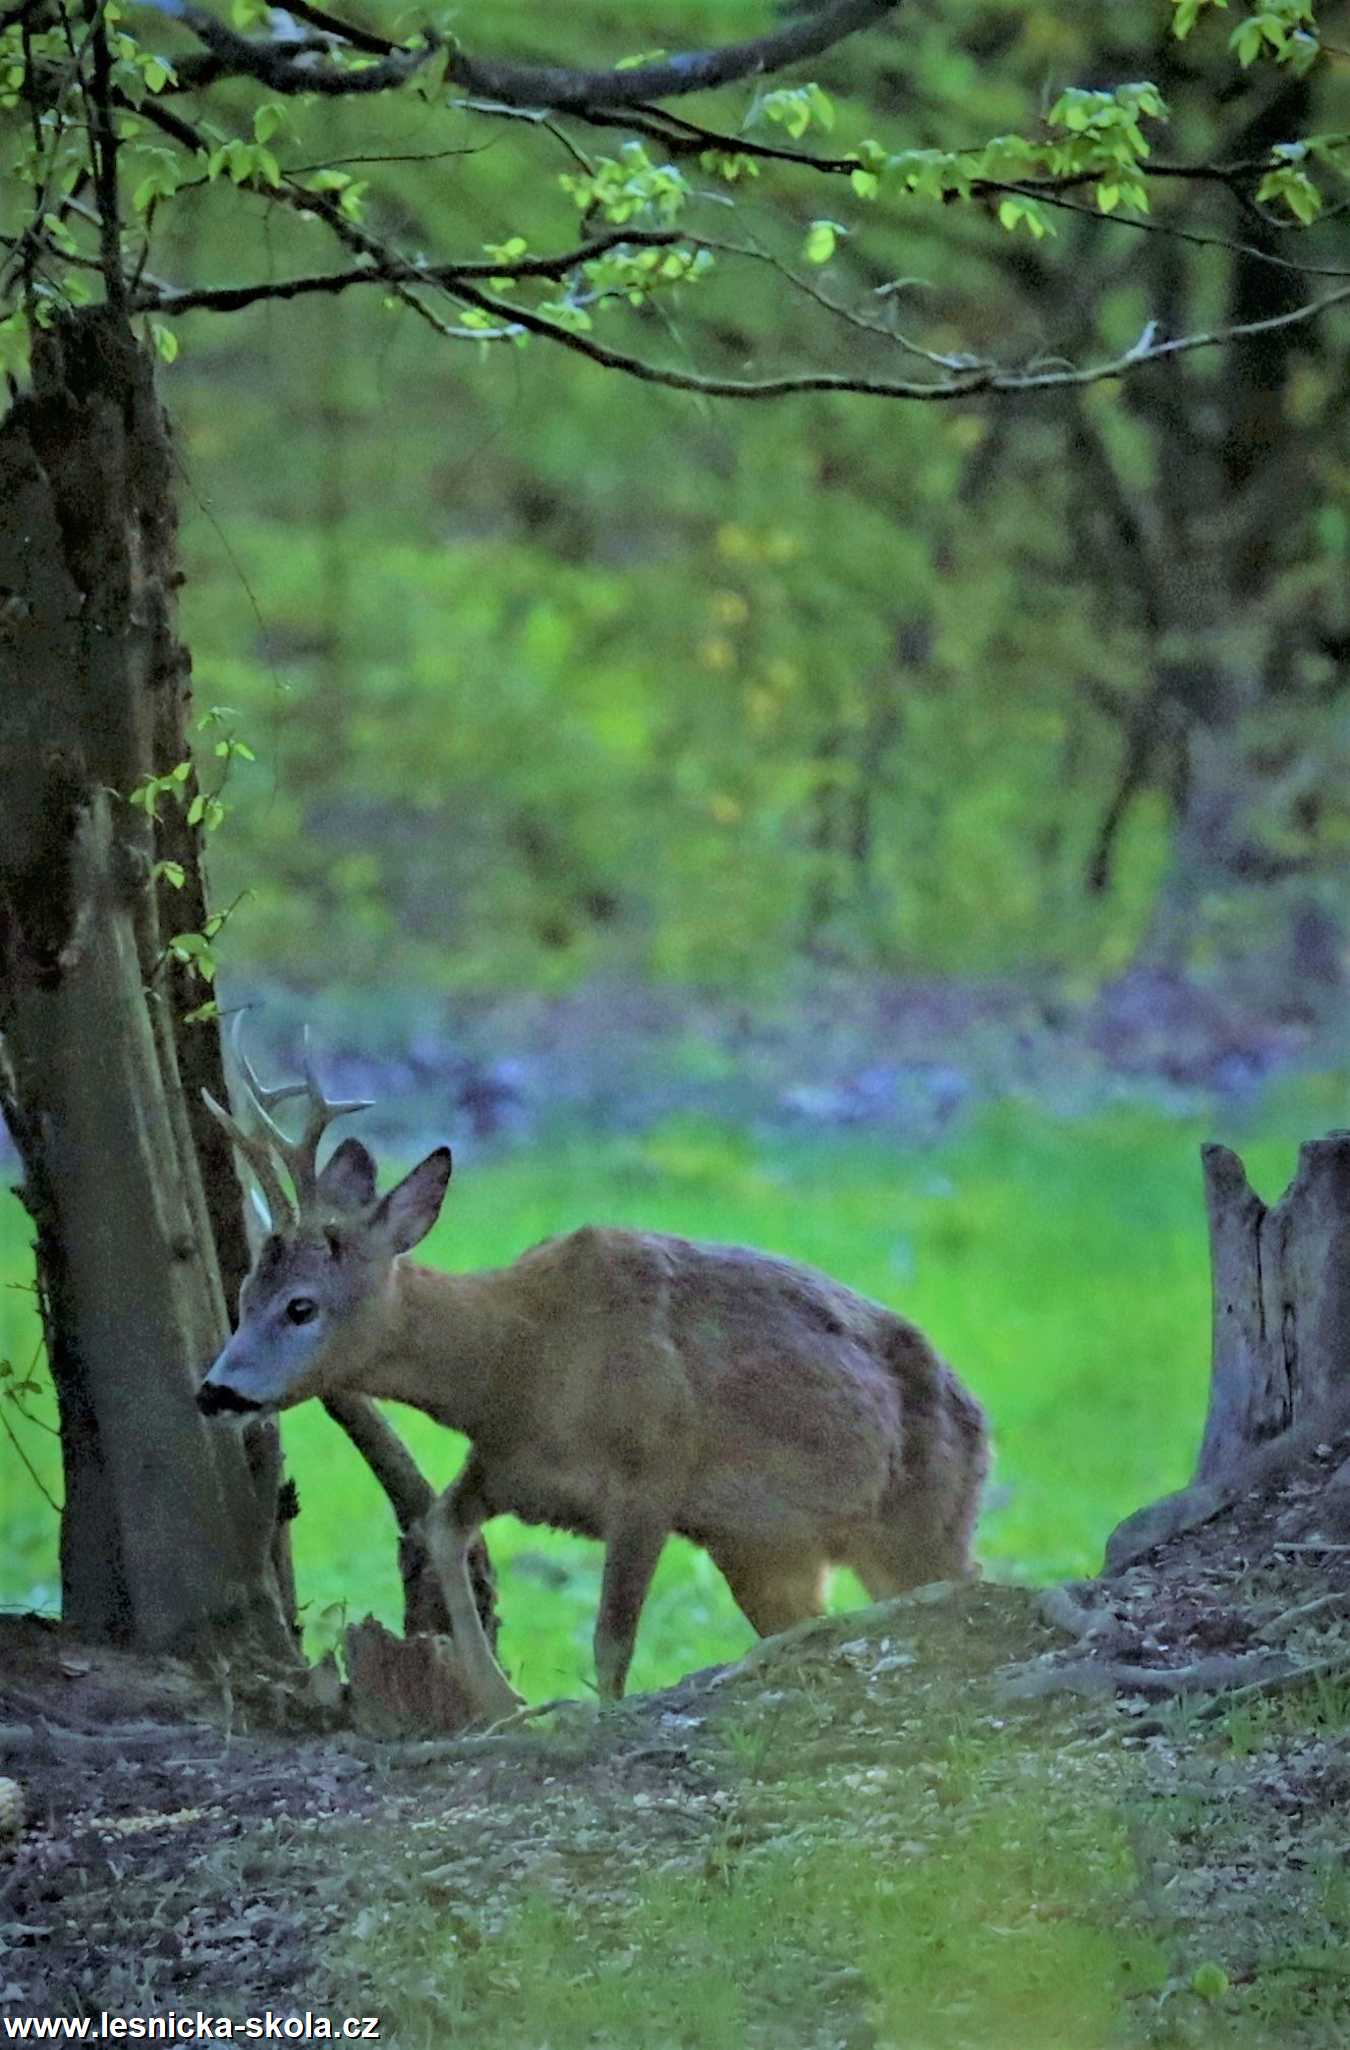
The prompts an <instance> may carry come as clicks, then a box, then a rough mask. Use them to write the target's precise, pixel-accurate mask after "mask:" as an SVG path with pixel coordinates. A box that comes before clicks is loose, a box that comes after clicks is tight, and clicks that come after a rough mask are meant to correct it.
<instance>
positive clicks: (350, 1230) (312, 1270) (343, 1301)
mask: <svg viewBox="0 0 1350 2050" xmlns="http://www.w3.org/2000/svg"><path fill="white" fill-rule="evenodd" d="M239 1023H240V1021H239V1019H236V1021H235V1028H234V1032H233V1034H232V1039H231V1048H232V1051H233V1053H234V1056H235V1059H236V1061H237V1062H238V1065H239V1068H240V1071H241V1074H242V1077H243V1088H242V1090H241V1091H240V1105H241V1109H243V1110H244V1113H245V1115H246V1117H247V1119H248V1124H245V1123H242V1122H240V1121H239V1120H238V1119H236V1118H235V1117H234V1116H232V1115H231V1113H230V1112H229V1111H227V1110H225V1109H224V1108H223V1107H222V1106H221V1105H220V1104H219V1103H217V1102H216V1100H215V1098H214V1097H212V1096H211V1095H210V1094H209V1093H207V1092H203V1093H204V1095H205V1099H206V1104H207V1108H208V1109H209V1110H210V1112H211V1114H212V1116H213V1117H215V1118H216V1119H217V1120H218V1121H219V1122H220V1123H221V1124H222V1125H223V1126H224V1127H225V1130H226V1131H227V1132H228V1133H229V1135H230V1138H231V1140H232V1141H233V1142H234V1145H235V1146H236V1148H237V1149H238V1151H239V1153H240V1155H241V1156H242V1158H243V1160H244V1162H245V1163H246V1165H247V1166H248V1168H249V1170H250V1172H251V1173H252V1175H253V1177H254V1179H255V1181H256V1182H257V1185H258V1188H259V1190H260V1192H261V1194H262V1197H263V1199H264V1201H265V1203H266V1207H267V1214H268V1222H269V1226H270V1229H269V1230H268V1233H267V1236H266V1238H265V1239H264V1240H263V1242H262V1245H261V1246H260V1247H259V1249H258V1252H257V1256H256V1257H255V1259H254V1262H253V1266H252V1267H251V1269H250V1270H249V1273H248V1275H247V1277H246V1278H245V1280H244V1284H243V1286H242V1288H241V1289H240V1291H239V1325H238V1329H237V1330H236V1331H235V1333H234V1336H233V1337H232V1338H231V1339H230V1341H229V1343H228V1344H227V1345H226V1347H225V1348H224V1350H223V1351H222V1352H221V1354H220V1356H219V1358H218V1359H217V1360H216V1361H215V1362H214V1364H213V1365H212V1367H211V1369H210V1371H209V1373H208V1374H207V1376H206V1379H205V1381H204V1382H203V1383H202V1386H201V1387H200V1389H199V1390H198V1392H197V1404H198V1407H199V1408H200V1409H201V1411H202V1412H203V1414H204V1415H206V1416H218V1415H231V1414H232V1415H234V1416H236V1417H238V1418H239V1419H240V1420H241V1421H242V1420H244V1419H247V1418H249V1417H253V1416H256V1415H257V1414H258V1413H259V1412H267V1411H272V1410H278V1409H289V1408H291V1407H292V1406H293V1405H294V1404H295V1403H297V1402H303V1401H304V1400H305V1399H306V1397H307V1396H310V1395H319V1394H334V1393H336V1392H338V1391H339V1390H340V1389H342V1388H344V1387H346V1386H349V1385H351V1384H352V1382H353V1381H355V1380H356V1379H358V1378H359V1376H360V1373H361V1370H362V1368H363V1366H364V1365H365V1363H366V1362H367V1361H368V1360H369V1358H370V1357H371V1355H372V1353H373V1352H375V1351H376V1350H378V1347H379V1345H380V1342H381V1339H382V1337H383V1335H384V1333H385V1331H386V1329H387V1327H388V1324H389V1320H390V1314H391V1305H390V1297H391V1288H392V1281H393V1275H394V1263H395V1261H396V1260H397V1259H398V1257H399V1255H400V1254H401V1253H406V1252H407V1251H409V1249H410V1248H411V1247H413V1246H415V1245H416V1244H417V1243H418V1242H419V1240H421V1239H423V1238H425V1237H426V1234H427V1233H428V1232H429V1231H430V1230H431V1227H432V1225H433V1224H434V1223H435V1222H436V1218H437V1215H438V1214H439V1211H440V1207H441V1203H442V1200H443V1199H444V1196H445V1191H446V1187H447V1185H448V1183H449V1180H450V1168H451V1159H450V1148H449V1147H448V1146H439V1147H437V1149H436V1151H435V1152H434V1153H430V1154H428V1156H427V1158H426V1159H425V1160H424V1161H422V1162H421V1163H420V1164H419V1165H418V1166H417V1167H415V1168H414V1169H413V1170H412V1172H411V1174H409V1175H407V1176H405V1178H404V1179H403V1181H401V1182H400V1183H399V1184H398V1186H397V1188H394V1189H391V1190H390V1191H389V1193H388V1195H386V1196H384V1197H383V1198H381V1197H378V1196H377V1194H376V1168H375V1161H374V1159H373V1158H372V1156H371V1154H370V1152H369V1150H368V1149H367V1148H366V1147H365V1146H363V1145H362V1143H361V1141H360V1140H359V1139H344V1140H343V1141H342V1143H341V1145H340V1146H338V1147H337V1148H336V1149H335V1150H334V1152H333V1154H332V1157H331V1158H330V1159H329V1161H328V1163H327V1165H326V1166H325V1167H323V1168H322V1169H320V1168H319V1165H318V1150H319V1141H320V1140H321V1139H322V1137H323V1134H324V1133H325V1132H326V1131H327V1129H328V1127H329V1125H330V1124H332V1122H333V1120H334V1119H335V1118H340V1117H346V1116H347V1115H349V1113H351V1112H352V1111H357V1110H366V1109H368V1108H369V1105H368V1104H367V1103H366V1102H365V1101H359V1102H350V1103H336V1102H331V1101H329V1099H328V1098H326V1097H325V1096H324V1094H323V1091H322V1089H321V1088H320V1087H319V1084H318V1081H317V1078H316V1076H315V1073H314V1066H313V1062H312V1060H311V1058H310V1052H309V1039H308V1034H306V1039H305V1050H304V1056H303V1061H302V1068H303V1073H304V1080H303V1081H302V1082H289V1083H285V1084H283V1085H282V1086H281V1087H280V1088H275V1089H265V1088H264V1087H263V1086H262V1084H261V1083H260V1082H259V1080H258V1078H257V1076H256V1075H255V1074H254V1072H253V1069H252V1067H251V1066H250V1065H249V1062H248V1060H247V1059H246V1058H245V1056H244V1053H243V1050H242V1048H241V1046H240V1044H239ZM298 1096H303V1097H304V1098H305V1099H306V1105H307V1108H306V1113H305V1122H304V1129H303V1131H302V1133H301V1135H300V1137H299V1139H295V1140H293V1139H289V1138H288V1137H287V1136H286V1134H285V1133H284V1132H283V1131H282V1129H281V1127H280V1126H279V1125H278V1123H277V1122H276V1120H275V1118H274V1117H273V1116H272V1112H273V1111H274V1110H275V1109H276V1108H277V1106H278V1105H279V1104H281V1103H284V1102H288V1101H290V1100H291V1099H293V1098H295V1097H298ZM250 1127H251V1129H250ZM285 1177H288V1178H289V1182H290V1187H289V1189H288V1188H287V1186H286V1179H285Z"/></svg>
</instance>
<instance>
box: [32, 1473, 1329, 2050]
mask: <svg viewBox="0 0 1350 2050" xmlns="http://www.w3.org/2000/svg"><path fill="white" fill-rule="evenodd" d="M1347 1454H1350V1435H1347V1437H1346V1438H1345V1439H1343V1440H1340V1441H1332V1442H1328V1443H1325V1444H1321V1445H1317V1446H1315V1447H1311V1448H1310V1449H1309V1450H1308V1452H1307V1455H1306V1457H1305V1458H1304V1460H1303V1461H1302V1463H1301V1465H1299V1466H1298V1467H1297V1468H1295V1469H1294V1470H1293V1471H1292V1472H1291V1473H1287V1474H1286V1475H1285V1476H1284V1478H1283V1480H1282V1482H1281V1484H1280V1485H1279V1487H1278V1488H1277V1489H1275V1490H1274V1491H1268V1492H1265V1493H1263V1494H1261V1495H1252V1496H1249V1497H1246V1498H1244V1499H1242V1500H1241V1501H1240V1502H1238V1503H1237V1504H1236V1505H1235V1506H1234V1507H1232V1508H1230V1509H1229V1510H1228V1511H1226V1512H1225V1513H1224V1514H1223V1515H1221V1516H1219V1517H1217V1518H1216V1519H1214V1520H1213V1521H1211V1522H1210V1523H1208V1524H1206V1525H1204V1526H1203V1527H1202V1528H1200V1529H1197V1530H1194V1531H1192V1532H1190V1533H1189V1534H1187V1535H1184V1536H1182V1537H1179V1538H1177V1539H1175V1540H1173V1541H1172V1542H1171V1543H1170V1544H1168V1545H1166V1546H1165V1547H1163V1548H1161V1549H1160V1550H1158V1551H1157V1552H1155V1553H1153V1554H1151V1555H1149V1556H1148V1557H1147V1558H1146V1559H1145V1560H1144V1561H1143V1562H1142V1563H1140V1564H1136V1565H1134V1566H1131V1567H1130V1568H1129V1569H1128V1570H1126V1571H1124V1572H1123V1573H1120V1574H1118V1575H1116V1576H1115V1577H1113V1578H1109V1579H1103V1580H1098V1581H1093V1582H1079V1583H1076V1584H1075V1585H1074V1586H1073V1587H1071V1588H1070V1589H1069V1590H1068V1591H1067V1593H1064V1592H1060V1593H1058V1594H1056V1593H1053V1592H1052V1593H1050V1594H1049V1595H1048V1596H1047V1594H1046V1593H1044V1592H1041V1593H1038V1592H1037V1591H1035V1590H1031V1589H1026V1588H1016V1587H1008V1586H1000V1585H996V1584H993V1583H989V1582H985V1583H978V1584H974V1585H971V1586H965V1587H961V1588H937V1589H921V1590H918V1591H917V1592H916V1593H915V1594H913V1595H911V1596H907V1597H904V1598H902V1599H901V1600H899V1601H895V1602H889V1603H885V1604H881V1605H878V1606H877V1607H875V1608H871V1609H867V1610H863V1611H859V1612H855V1613H853V1614H851V1615H840V1616H832V1617H829V1618H827V1619H825V1620H824V1621H822V1622H820V1623H818V1624H812V1625H810V1626H807V1627H805V1628H803V1629H801V1630H799V1631H796V1632H791V1633H788V1634H787V1635H785V1636H783V1637H779V1638H773V1639H768V1640H765V1641H764V1642H763V1643H762V1644H761V1645H758V1646H756V1647H755V1648H754V1650H752V1651H751V1652H750V1654H749V1655H748V1656H747V1657H746V1658H744V1659H742V1660H741V1661H740V1662H739V1663H738V1664H736V1665H734V1666H730V1667H723V1668H720V1669H713V1670H710V1671H707V1672H703V1673H699V1674H694V1675H692V1676H690V1677H689V1678H688V1679H686V1680H684V1681H683V1682H681V1683H680V1685H679V1686H677V1687H674V1688H671V1689H669V1690H667V1691H666V1692H664V1693H661V1694H651V1695H645V1696H639V1697H636V1698H634V1699H632V1700H630V1701H628V1702H625V1703H624V1704H623V1705H622V1706H621V1707H619V1708H615V1709H610V1710H606V1711H596V1710H595V1709H593V1708H587V1707H585V1706H582V1705H580V1704H577V1705H572V1706H569V1707H564V1708H561V1709H559V1710H557V1711H556V1712H554V1713H553V1714H552V1715H540V1716H536V1717H535V1718H533V1719H532V1720H528V1721H524V1722H522V1723H520V1724H519V1726H517V1727H513V1728H510V1729H503V1730H500V1731H498V1732H496V1733H490V1734H487V1735H482V1736H469V1737H466V1738H462V1739H458V1740H454V1739H440V1740H428V1741H424V1742H416V1741H403V1742H398V1743H381V1742H378V1741H376V1740H374V1739H372V1738H369V1737H362V1736H358V1735H355V1734H352V1733H351V1732H348V1731H341V1730H329V1731H327V1732H318V1733H314V1732H311V1733H309V1734H297V1733H296V1732H295V1731H294V1730H291V1731H289V1732H286V1731H279V1730H276V1729H269V1728H268V1727H266V1726H265V1718H264V1717H263V1716H261V1715H260V1713H259V1710H258V1707H257V1705H256V1703H255V1704H254V1705H252V1706H251V1707H249V1708H248V1709H246V1708H245V1706H244V1705H243V1703H242V1702H241V1701H240V1700H238V1699H234V1698H232V1697H231V1695H230V1693H229V1691H228V1685H227V1682H226V1680H225V1678H224V1676H223V1675H219V1674H218V1675H216V1676H215V1677H214V1678H207V1679H203V1677H202V1676H201V1675H200V1674H194V1673H192V1672H190V1671H189V1670H188V1669H187V1668H186V1667H167V1668H166V1667H165V1666H163V1665H162V1664H161V1665H158V1666H154V1667H150V1666H146V1665H142V1664H140V1663H138V1662H136V1661H134V1660H132V1659H130V1658H126V1657H120V1656H118V1655H115V1654H109V1653H107V1652H103V1651H96V1650H93V1649H91V1648H88V1647H82V1646H80V1645H78V1644H75V1643H73V1642H72V1641H71V1640H70V1639H69V1638H68V1637H67V1636H66V1635H65V1634H64V1633H63V1632H62V1631H61V1630H60V1629H58V1628H57V1627H56V1626H54V1625H52V1624H50V1623H46V1622H41V1621H38V1620H36V1619H28V1620H19V1621H10V1622H5V1623H0V1773H5V1774H8V1775H10V1776H12V1777H13V1778H14V1779H16V1780H17V1781H18V1782H19V1783H20V1784H21V1786H22V1790H23V1798H24V1802H25V1807H26V1811H27V1818H28V1819H27V1824H26V1826H25V1828H24V1829H23V1832H22V1834H21V1836H20V1837H19V1838H18V1840H17V1842H11V1843H9V1844H8V1845H5V1846H0V2037H4V2036H6V2035H12V2034H13V2033H14V2030H13V2026H12V2025H13V2022H14V2020H15V2019H16V2018H19V2017H23V2016H57V2015H64V2016H70V2017H77V2016H91V2017H93V2024H92V2028H91V2034H97V2032H98V2029H99V2021H98V2017H99V2015H100V2013H104V2014H111V2015H118V2016H122V2017H130V2016H144V2017H148V2016H152V2015H158V2016H165V2015H167V2014H170V2013H172V2014H175V2015H177V2016H179V2017H186V2016H190V2015H195V2014H198V2013H203V2014H205V2015H206V2016H208V2017H211V2018H213V2019H217V2018H220V2017H225V2016H229V2017H232V2018H233V2019H234V2021H235V2023H236V2025H237V2024H238V2023H239V2022H241V2021H242V2020H243V2019H244V2018H245V2017H248V2016H262V2015H264V2014H266V2013H268V2012H270V2013H272V2014H273V2015H275V2016H287V2017H294V2016H302V2015H305V2014H307V2013H308V2014H309V2015H310V2016H311V2017H312V2018H317V2019H312V2020H311V2023H310V2033H311V2036H312V2037H313V2036H315V2035H319V2036H321V2035H322V2034H323V2033H325V2030H326V2025H327V2023H328V2022H330V2021H331V2022H332V2026H333V2030H334V2033H336V2030H337V2027H338V2026H339V2025H340V2023H339V2020H338V2019H336V2018H340V2017H343V2016H371V2017H375V2018H378V2020H379V2023H380V2033H379V2038H378V2039H379V2040H381V2041H383V2042H385V2043H393V2044H397V2045H399V2046H414V2045H422V2044H426V2045H432V2044H442V2043H447V2042H449V2043H454V2042H464V2043H472V2044H473V2045H474V2046H475V2050H581V2046H583V2045H584V2046H608V2045H613V2046H614V2050H620V2046H622V2050H671V2046H674V2045H685V2046H688V2050H742V2046H747V2045H748V2046H755V2050H758V2046H763V2050H771V2046H772V2050H799V2046H800V2050H826V2046H831V2050H833V2046H839V2050H899V2046H900V2045H904V2046H905V2050H966V2046H972V2050H1020V2046H1022V2045H1025V2046H1027V2050H1032V2046H1035V2050H1107V2046H1109V2045H1114V2044H1121V2045H1134V2044H1138V2045H1143V2044H1154V2043H1157V2044H1165V2043H1174V2044H1197V2045H1209V2044H1214V2045H1229V2044H1232V2045H1253V2046H1255V2045H1258V2044H1262V2045H1265V2044H1274V2043H1278V2044H1279V2045H1281V2046H1290V2050H1321V2046H1326V2050H1331V2046H1332V2045H1338V2046H1339V2045H1340V2044H1343V2043H1344V2042H1345V2041H1346V2040H1347V2037H1348V2036H1350V1837H1347V1831H1346V1825H1345V1814H1346V1799H1347V1795H1350V1680H1348V1679H1347V1675H1350V1639H1348V1638H1347V1636H1346V1627H1347V1626H1346V1623H1345V1621H1344V1618H1345V1617H1346V1615H1347V1613H1348V1612H1350V1543H1347V1542H1346V1538H1347V1536H1348V1535H1350V1531H1348V1530H1347V1525H1346V1522H1345V1521H1343V1520H1342V1518H1343V1511H1342V1509H1341V1507H1340V1505H1341V1503H1342V1502H1343V1500H1344V1497H1343V1495H1342V1492H1341V1490H1340V1489H1339V1488H1337V1487H1334V1486H1333V1487H1330V1488H1329V1487H1328V1480H1329V1477H1331V1476H1332V1475H1333V1474H1334V1473H1336V1470H1337V1468H1338V1467H1339V1466H1340V1464H1341V1462H1342V1461H1344V1459H1345V1458H1346V1456H1347ZM1311 1604H1316V1605H1317V1606H1316V1607H1311V1606H1310V1605H1311ZM7 2024H8V2026H7ZM180 2039H186V2037H183V2038H180Z"/></svg>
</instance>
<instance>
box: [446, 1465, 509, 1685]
mask: <svg viewBox="0 0 1350 2050" xmlns="http://www.w3.org/2000/svg"><path fill="white" fill-rule="evenodd" d="M489 1513H490V1512H489V1507H488V1503H487V1501H486V1499H485V1497H484V1494H483V1473H482V1468H481V1467H480V1465H479V1463H478V1460H477V1458H476V1456H475V1455H474V1454H473V1453H470V1455H469V1459H468V1463H467V1465H466V1466H465V1468H464V1471H463V1472H462V1473H461V1474H460V1476H459V1479H458V1480H457V1481H454V1482H452V1483H451V1485H450V1486H449V1487H448V1488H447V1489H446V1491H445V1493H444V1494H443V1495H440V1496H438V1497H437V1499H436V1500H435V1501H434V1502H433V1503H432V1505H431V1507H430V1509H428V1511H427V1514H426V1522H425V1526H424V1527H425V1534H426V1544H427V1551H428V1553H429V1554H430V1556H431V1563H432V1565H433V1566H434V1567H435V1569H436V1572H437V1574H438V1576H439V1578H440V1583H441V1588H442V1591H443V1592H444V1595H445V1606H446V1609H447V1610H448V1611H449V1615H450V1629H451V1633H452V1635H453V1638H454V1645H455V1655H456V1658H457V1659H458V1662H459V1670H460V1677H461V1679H462V1680H463V1682H464V1692H465V1693H466V1694H467V1696H468V1698H469V1706H470V1708H471V1709H472V1711H473V1714H474V1717H475V1719H476V1720H482V1721H484V1722H500V1720H501V1719H502V1717H503V1716H508V1715H513V1714H514V1713H515V1711H516V1710H517V1709H518V1708H519V1707H520V1706H521V1697H520V1696H519V1695H518V1694H517V1693H516V1691H515V1689H514V1687H512V1686H511V1684H510V1682H509V1681H508V1679H507V1677H506V1675H505V1673H504V1672H503V1671H502V1669H501V1667H500V1666H499V1665H498V1664H497V1661H496V1659H495V1658H494V1657H493V1655H492V1647H491V1645H490V1644H489V1643H488V1641H487V1633H486V1632H485V1631H484V1629H483V1619H482V1617H481V1616H480V1615H479V1613H478V1604H477V1602H476V1601H475V1599H474V1591H473V1581H472V1578H471V1576H470V1573H469V1552H470V1549H471V1547H472V1545H473V1541H474V1539H475V1538H476V1537H477V1535H478V1532H479V1529H480V1527H481V1525H482V1524H483V1523H484V1521H485V1520H486V1518H487V1516H488V1514H489Z"/></svg>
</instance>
